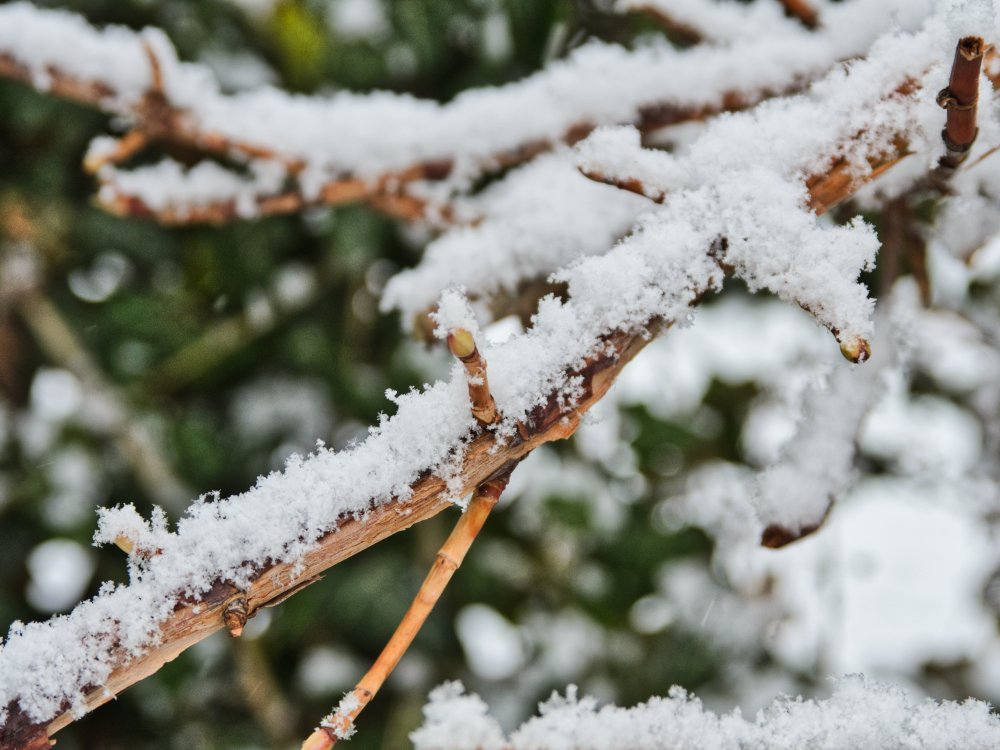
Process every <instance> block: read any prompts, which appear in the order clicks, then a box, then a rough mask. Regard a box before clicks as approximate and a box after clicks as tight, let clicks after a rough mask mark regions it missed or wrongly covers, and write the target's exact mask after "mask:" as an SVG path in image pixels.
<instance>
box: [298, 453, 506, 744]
mask: <svg viewBox="0 0 1000 750" xmlns="http://www.w3.org/2000/svg"><path fill="white" fill-rule="evenodd" d="M513 468H514V467H513V466H511V467H510V468H509V469H508V470H507V471H506V472H505V473H504V474H502V475H501V476H498V477H496V478H495V479H491V480H489V481H487V482H484V483H483V484H481V485H480V486H479V487H477V488H476V491H475V492H474V493H473V495H472V500H471V501H470V502H469V507H468V508H467V509H466V510H465V512H464V513H463V514H462V516H461V518H459V519H458V523H456V524H455V528H454V529H452V532H451V534H449V536H448V539H447V540H446V541H445V543H444V545H443V546H442V547H441V549H440V550H438V553H437V556H436V558H435V560H434V565H433V566H432V567H431V569H430V572H429V573H428V574H427V577H426V578H425V579H424V582H423V583H422V584H421V586H420V590H419V591H418V592H417V595H416V597H414V599H413V603H412V604H410V608H409V609H408V610H407V611H406V614H405V615H403V619H402V620H401V621H400V623H399V625H398V626H397V628H396V630H395V631H394V632H393V634H392V637H391V638H390V639H389V642H388V643H387V644H386V645H385V648H384V649H382V653H381V654H379V656H378V658H377V659H376V660H375V663H374V664H372V666H371V669H369V670H368V672H367V673H365V676H364V677H362V678H361V680H360V681H359V682H358V684H357V686H356V687H355V688H354V690H352V691H351V692H350V693H348V694H347V695H346V696H344V700H343V701H341V703H340V705H339V706H338V707H337V709H336V710H335V711H334V712H333V713H331V714H330V715H329V716H327V717H326V718H325V719H323V721H321V722H320V726H319V728H318V729H316V731H314V732H313V733H312V734H311V735H310V736H309V737H308V739H306V741H305V742H304V743H302V750H330V748H331V747H333V746H334V745H336V744H337V741H338V740H341V739H346V738H347V737H349V736H350V735H351V734H352V733H353V731H354V721H355V720H356V719H357V718H358V715H359V714H360V713H361V712H362V711H363V710H364V708H365V706H367V705H368V704H369V703H370V702H371V700H372V698H374V697H375V694H376V693H377V692H378V691H379V689H380V688H381V687H382V685H383V684H384V683H385V681H386V679H388V677H389V675H390V674H391V673H392V670H393V669H395V668H396V665H397V664H399V660H400V659H402V658H403V654H405V653H406V650H407V649H408V648H409V647H410V644H411V643H413V639H414V638H416V636H417V633H419V632H420V628H422V627H423V625H424V622H426V621H427V617H428V615H430V613H431V610H432V609H434V605H435V604H437V601H438V599H440V598H441V594H442V593H443V592H444V589H445V587H446V586H447V585H448V582H449V581H451V578H452V576H454V575H455V571H457V570H458V569H459V567H461V565H462V561H463V560H464V559H465V555H466V554H467V553H468V551H469V548H470V547H471V546H472V543H473V542H474V541H475V540H476V537H477V536H479V532H480V531H482V529H483V526H484V525H485V523H486V518H487V517H488V516H489V514H490V511H491V510H493V507H494V506H495V505H496V504H497V501H498V500H499V499H500V494H501V493H502V492H503V491H504V489H505V488H506V486H507V482H508V480H509V479H510V472H511V471H512V470H513Z"/></svg>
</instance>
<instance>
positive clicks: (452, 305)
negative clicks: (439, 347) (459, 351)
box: [431, 288, 479, 340]
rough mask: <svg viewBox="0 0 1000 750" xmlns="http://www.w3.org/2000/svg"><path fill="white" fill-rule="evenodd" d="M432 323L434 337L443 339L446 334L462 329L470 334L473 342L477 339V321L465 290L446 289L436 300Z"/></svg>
mask: <svg viewBox="0 0 1000 750" xmlns="http://www.w3.org/2000/svg"><path fill="white" fill-rule="evenodd" d="M431 320H433V321H434V326H435V327H434V335H435V336H436V337H437V338H439V339H445V338H447V337H448V334H449V333H451V332H452V331H456V330H458V329H464V330H466V331H468V332H469V333H471V334H472V338H473V340H476V339H477V337H479V321H478V320H477V319H476V314H475V312H473V310H472V306H471V305H469V299H468V297H466V295H465V289H462V288H452V289H446V290H445V291H444V292H442V293H441V296H440V297H439V298H438V304H437V309H436V310H435V311H434V312H432V313H431Z"/></svg>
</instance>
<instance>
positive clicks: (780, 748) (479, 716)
mask: <svg viewBox="0 0 1000 750" xmlns="http://www.w3.org/2000/svg"><path fill="white" fill-rule="evenodd" d="M538 711H539V715H538V716H536V717H534V718H532V719H529V720H528V721H526V722H525V723H524V724H523V725H522V726H521V727H520V728H519V729H517V730H515V731H514V732H513V733H511V734H510V735H509V737H507V738H505V737H504V734H503V732H502V731H501V730H500V727H499V725H498V724H497V723H496V721H495V720H494V719H492V718H491V717H490V716H489V714H488V709H487V707H486V705H485V704H484V703H483V701H482V700H481V699H479V697H478V696H475V695H466V694H464V690H463V688H462V686H461V684H459V683H448V684H445V685H443V686H441V687H439V688H437V689H436V690H434V691H433V692H432V693H431V695H430V700H429V702H428V704H427V706H426V707H425V708H424V725H423V726H422V727H420V728H419V729H417V730H416V731H415V732H413V733H412V734H411V735H410V739H411V740H412V741H413V744H414V748H415V750H707V749H709V748H710V749H711V750H748V749H751V748H752V750H793V749H795V750H797V749H798V748H817V749H818V748H822V750H857V748H907V749H908V750H921V749H925V750H988V749H989V748H995V747H996V746H997V744H998V743H1000V718H998V717H997V716H996V715H994V714H992V713H991V712H990V706H989V704H988V703H984V702H982V701H977V700H973V699H969V700H966V701H965V702H963V703H954V702H951V701H942V702H940V703H938V702H935V701H933V700H923V701H917V700H914V699H913V698H911V697H910V696H908V695H907V694H906V692H905V691H904V690H902V689H900V688H896V687H892V686H889V685H884V684H880V683H876V682H870V681H868V680H865V679H864V678H863V677H859V676H850V677H845V678H843V679H841V680H839V681H838V682H837V683H836V688H835V690H834V693H833V695H832V696H831V697H830V698H828V699H826V700H803V699H801V698H791V697H787V696H783V697H779V698H777V699H775V701H774V702H773V703H771V705H770V706H768V707H767V708H766V709H764V710H762V711H760V712H759V713H758V714H757V715H756V716H755V717H752V718H750V717H744V716H743V715H742V714H741V713H740V711H739V710H738V709H737V710H735V711H733V712H732V713H729V714H723V715H718V714H715V713H713V712H711V711H707V710H705V709H704V708H703V707H702V704H701V701H700V700H698V698H696V697H694V696H693V695H690V694H689V693H687V692H686V691H685V690H683V689H682V688H679V687H674V688H672V689H671V690H670V692H669V693H668V695H667V696H666V697H664V698H651V699H650V700H648V701H647V702H645V703H640V704H639V705H637V706H634V707H632V708H619V707H617V706H613V705H605V706H600V705H599V704H598V702H597V700H596V699H594V698H591V697H589V696H583V697H580V696H579V695H578V693H577V690H576V688H575V687H574V686H570V687H569V688H568V689H567V691H566V695H565V696H561V695H558V694H553V696H552V697H551V698H549V700H548V701H546V702H544V703H542V704H541V705H540V706H539V707H538Z"/></svg>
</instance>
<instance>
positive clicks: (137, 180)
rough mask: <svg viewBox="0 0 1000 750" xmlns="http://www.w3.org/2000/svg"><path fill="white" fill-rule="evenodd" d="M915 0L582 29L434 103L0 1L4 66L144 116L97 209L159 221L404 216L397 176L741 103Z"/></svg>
mask: <svg viewBox="0 0 1000 750" xmlns="http://www.w3.org/2000/svg"><path fill="white" fill-rule="evenodd" d="M873 6H874V7H873ZM926 14H927V5H926V4H925V3H922V2H917V3H901V2H899V0H878V2H875V3H861V2H859V1H858V0H855V1H854V2H850V3H845V4H844V7H843V8H842V9H841V8H840V7H839V6H838V8H837V10H836V12H834V10H833V9H831V10H830V13H829V15H830V16H831V19H830V20H829V22H828V23H826V24H825V25H824V30H823V31H821V32H817V33H811V32H808V31H807V30H805V29H802V28H794V26H792V27H788V26H786V25H780V26H779V27H777V28H775V29H773V30H771V31H769V33H767V34H764V35H759V36H747V37H745V38H741V39H739V40H736V41H734V42H733V43H732V44H728V45H725V46H721V47H716V46H698V47H695V48H692V49H689V50H683V51H678V50H675V49H674V48H672V47H671V46H670V45H669V44H667V43H665V42H660V43H651V44H648V45H647V46H643V47H640V48H638V49H635V50H632V51H629V50H626V49H624V48H622V47H619V46H615V45H607V44H600V43H596V42H594V43H590V44H588V45H586V46H584V47H582V48H580V49H578V50H576V51H575V52H574V53H573V54H571V55H570V56H569V57H568V58H567V59H565V60H562V61H558V62H556V63H554V64H552V65H550V66H549V67H548V68H546V69H545V70H543V71H541V72H539V73H537V74H535V75H533V76H530V77H528V78H526V79H524V80H522V81H519V82H517V83H513V84H510V85H507V86H503V87H498V88H484V89H476V90H471V91H468V92H465V93H463V94H462V95H460V96H458V97H456V98H455V99H454V100H453V101H451V102H449V103H447V104H443V105H442V104H437V103H435V102H430V101H424V100H418V99H414V98H413V97H409V96H403V95H396V94H390V93H376V94H369V95H364V96H362V95H356V94H351V93H347V92H342V93H338V94H336V95H334V96H333V97H330V98H325V99H323V98H310V97H303V96H294V95H290V94H287V93H284V92H281V91H278V90H275V89H270V88H265V89H259V90H255V91H249V92H245V93H239V94H234V95H226V94H224V93H222V92H221V90H220V88H219V85H218V83H217V82H216V80H215V79H214V77H213V76H212V74H211V73H210V71H209V70H208V69H207V68H205V67H203V66H201V65H198V64H194V63H184V62H180V61H178V59H177V56H176V52H175V51H174V49H173V47H172V45H171V44H170V42H169V40H167V39H166V38H165V37H164V36H163V34H162V33H160V32H157V31H155V30H146V31H144V32H142V33H134V32H131V31H129V30H127V29H122V28H118V27H109V28H107V29H103V30H97V29H94V28H92V27H90V26H89V25H88V24H87V23H86V22H84V21H83V20H82V19H80V18H79V17H77V16H74V15H71V14H68V13H65V12H61V11H42V10H37V9H35V8H34V7H32V6H30V5H28V4H26V3H23V2H18V3H12V4H10V5H7V6H4V7H3V8H0V75H3V76H6V77H9V78H14V79H18V80H23V81H26V82H28V83H30V84H31V85H33V86H35V87H36V88H37V89H39V90H42V91H51V92H52V93H54V94H57V95H60V96H65V97H68V98H71V99H75V100H77V101H81V102H84V103H87V104H92V105H94V106H98V107H100V108H102V109H104V110H105V111H108V112H111V113H113V114H117V115H120V116H122V117H124V118H125V119H127V120H128V121H130V122H132V123H133V127H134V129H135V131H139V132H141V133H142V137H141V138H136V139H133V140H132V142H130V143H129V144H123V143H121V142H115V141H112V140H109V139H108V138H106V137H105V138H102V139H99V140H98V141H96V142H95V144H94V146H93V147H92V149H91V152H90V154H89V155H88V163H89V164H90V165H91V166H92V167H93V168H95V169H97V172H98V176H99V179H100V181H101V184H102V187H101V191H100V194H99V199H100V202H101V203H102V205H104V206H106V207H107V208H108V209H109V210H112V211H115V212H118V213H125V214H135V215H140V216H149V217H152V218H155V219H158V220H160V221H163V222H165V223H183V222H190V221H198V222H224V221H228V220H232V219H234V218H246V217H251V216H258V215H262V214H273V213H289V212H295V211H299V210H301V209H302V208H304V207H306V206H310V205H318V204H338V203H344V202H353V201H370V202H372V203H373V205H375V206H376V207H378V208H381V209H384V210H387V211H388V212H390V213H395V214H399V215H402V216H404V217H405V218H417V217H419V216H422V215H423V214H424V213H425V212H427V211H431V212H432V213H436V212H438V211H440V210H441V207H440V206H439V205H437V204H433V203H432V204H431V205H429V206H428V205H426V204H425V202H424V201H422V200H420V199H418V198H415V197H413V196H412V195H409V193H408V191H407V190H406V189H405V188H406V186H407V185H409V184H410V183H413V182H416V181H422V180H430V181H440V180H445V179H447V180H448V181H449V182H450V184H451V185H453V186H454V187H457V188H462V187H464V186H467V185H468V184H469V181H470V180H471V179H473V178H475V177H476V176H477V175H479V174H482V173H483V172H489V171H494V170H497V169H499V168H504V167H508V166H511V165H513V164H517V163H520V162H523V161H525V160H528V159H530V158H531V157H533V156H535V155H537V154H538V153H539V152H540V151H544V150H548V149H550V148H552V146H553V145H555V144H557V143H560V142H564V141H570V142H572V141H575V140H577V139H579V138H580V137H582V136H584V135H586V133H588V132H589V131H590V130H592V129H593V128H595V127H599V126H602V125H610V124H624V123H632V124H635V125H636V126H637V127H639V128H640V129H642V130H644V131H646V130H651V129H655V128H659V127H663V126H665V125H672V124H676V123H680V122H686V121H690V120H701V119H704V118H706V117H709V116H711V115H714V114H717V113H719V112H723V111H729V110H734V109H744V108H747V107H750V106H753V105H754V104H756V103H758V102H760V101H761V100H763V99H766V98H767V97H769V96H773V95H775V94H779V93H783V92H788V91H791V90H798V89H800V88H801V87H802V86H803V84H804V83H805V82H807V81H809V80H812V79H815V78H816V77H818V76H820V75H822V74H823V73H825V72H826V71H827V70H828V69H829V68H830V67H831V66H833V65H834V64H835V63H837V62H838V61H840V60H844V59H848V58H852V57H856V56H858V55H861V54H864V52H865V51H866V50H867V49H868V47H869V46H870V44H871V43H872V41H873V40H874V39H875V38H876V37H877V35H878V33H879V31H880V30H881V29H882V28H883V27H884V25H885V23H886V20H887V19H888V18H892V19H893V21H894V22H895V23H898V24H900V25H902V26H903V27H904V28H914V27H916V26H917V25H919V23H920V21H921V20H922V19H923V18H924V17H925V16H926ZM135 131H133V132H135ZM148 141H163V142H167V143H170V142H173V143H180V144H183V145H185V146H188V147H192V148H194V149H195V150H197V151H199V152H202V153H204V154H206V155H211V156H220V157H224V158H228V159H236V160H237V161H238V162H242V163H243V164H245V165H246V173H245V174H240V173H237V172H235V171H233V170H232V169H229V168H224V167H221V166H218V165H211V166H209V165H201V166H197V167H195V168H193V169H191V170H185V169H183V168H182V167H180V166H179V165H177V164H175V163H173V162H170V161H169V160H168V161H166V162H164V163H163V164H160V165H157V166H154V167H151V168H144V169H138V170H136V171H135V172H134V173H131V174H128V173H123V172H122V171H121V170H120V169H116V168H114V167H113V164H112V162H114V161H115V159H116V158H123V157H127V156H130V155H131V154H132V153H133V152H134V150H135V149H137V148H140V147H142V146H144V145H145V144H146V143H147V142H148ZM445 192H446V193H447V192H448V191H447V190H446V191H445Z"/></svg>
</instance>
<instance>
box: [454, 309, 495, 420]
mask: <svg viewBox="0 0 1000 750" xmlns="http://www.w3.org/2000/svg"><path fill="white" fill-rule="evenodd" d="M448 349H449V350H450V351H451V353H452V354H453V355H455V357H457V358H458V360H459V361H460V362H461V363H462V365H464V367H465V375H466V380H467V381H468V384H469V400H470V401H471V402H472V416H474V417H475V418H476V420H477V421H478V422H479V424H481V425H490V424H493V423H494V422H496V421H497V419H499V415H498V414H497V404H496V401H494V400H493V396H492V394H491V393H490V383H489V380H487V378H486V359H485V358H484V357H483V355H482V354H480V353H479V348H478V347H477V346H476V340H475V339H474V338H473V337H472V334H471V333H470V332H469V331H467V330H465V329H464V328H456V329H455V330H454V331H452V332H451V333H449V334H448Z"/></svg>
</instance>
